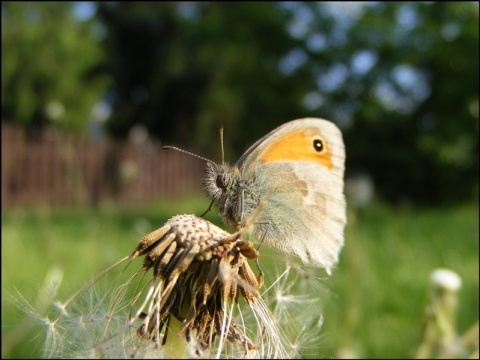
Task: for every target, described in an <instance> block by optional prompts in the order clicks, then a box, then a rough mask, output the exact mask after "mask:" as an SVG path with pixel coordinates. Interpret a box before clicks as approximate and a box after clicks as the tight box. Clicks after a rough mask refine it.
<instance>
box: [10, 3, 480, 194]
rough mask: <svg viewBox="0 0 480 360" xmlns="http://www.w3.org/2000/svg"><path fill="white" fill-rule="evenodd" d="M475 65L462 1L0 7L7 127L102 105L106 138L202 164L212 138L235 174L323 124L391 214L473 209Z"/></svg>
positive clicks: (59, 120)
mask: <svg viewBox="0 0 480 360" xmlns="http://www.w3.org/2000/svg"><path fill="white" fill-rule="evenodd" d="M79 5H82V6H83V8H85V7H87V8H88V7H89V8H90V11H91V16H85V15H82V16H79V14H81V13H79V12H78V9H79V8H80V6H79ZM478 64H479V46H478V4H477V3H473V2H417V3H411V2H393V3H386V2H373V3H372V2H365V3H346V4H343V3H330V2H268V3H267V2H261V3H252V2H240V3H233V4H230V3H228V4H227V3H222V2H198V3H197V2H97V3H76V2H72V3H45V2H40V3H18V2H2V117H3V118H4V119H7V120H10V121H14V122H19V123H23V124H30V125H39V126H43V125H47V124H52V123H53V124H54V125H65V126H63V127H68V128H76V129H78V128H82V126H83V128H86V125H87V124H88V121H89V120H90V119H91V117H92V116H91V110H92V106H93V104H94V103H95V102H96V101H104V102H105V103H106V104H107V105H108V106H110V107H111V111H107V114H110V116H109V119H108V122H107V124H106V125H107V129H108V131H109V133H110V134H111V135H113V136H115V137H119V138H122V137H126V136H127V135H128V134H129V131H130V130H131V129H132V127H133V126H134V125H139V124H140V125H142V126H144V127H146V129H147V130H148V132H149V134H150V136H152V137H156V138H158V139H160V140H161V141H163V142H165V143H168V144H177V145H181V146H184V147H186V146H188V147H189V148H192V147H197V149H198V151H199V152H200V153H202V154H203V155H206V156H211V157H212V158H219V156H218V154H219V147H220V145H219V141H218V135H217V134H218V129H219V127H220V126H221V125H224V126H225V152H226V159H227V160H230V161H234V160H235V159H237V158H238V157H239V156H240V155H241V153H242V152H243V151H244V150H245V149H246V146H248V145H249V144H250V143H252V142H253V141H255V140H256V139H258V138H260V137H261V136H263V135H264V134H266V133H267V132H268V131H270V130H271V129H273V128H274V127H276V126H277V125H280V124H281V123H284V122H286V121H288V120H292V119H295V118H300V117H307V116H316V117H323V118H327V119H330V120H332V121H334V122H335V123H337V124H338V125H339V126H340V127H341V128H342V130H343V132H344V137H345V142H346V147H347V167H346V169H347V176H350V175H353V174H356V173H360V172H363V173H367V174H369V175H370V176H371V177H372V179H373V181H374V183H375V185H376V189H377V192H378V194H379V195H380V196H381V197H382V198H384V199H387V200H389V201H394V202H403V201H409V202H413V203H416V204H440V203H451V202H458V201H462V200H465V199H472V197H473V198H475V199H478V171H479V163H478V156H477V154H478V150H479V149H478V129H479V127H478V108H479V102H478V77H479V76H478V75H479V74H478ZM212 153H215V155H212Z"/></svg>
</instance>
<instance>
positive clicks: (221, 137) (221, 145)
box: [220, 125, 225, 164]
mask: <svg viewBox="0 0 480 360" xmlns="http://www.w3.org/2000/svg"><path fill="white" fill-rule="evenodd" d="M220 147H221V148H222V164H225V151H224V148H223V125H222V126H220Z"/></svg>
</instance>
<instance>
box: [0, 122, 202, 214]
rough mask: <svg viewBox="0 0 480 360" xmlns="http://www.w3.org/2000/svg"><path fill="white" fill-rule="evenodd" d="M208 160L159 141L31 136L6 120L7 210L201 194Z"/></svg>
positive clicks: (4, 175) (44, 133) (55, 134)
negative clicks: (23, 207) (186, 153)
mask: <svg viewBox="0 0 480 360" xmlns="http://www.w3.org/2000/svg"><path fill="white" fill-rule="evenodd" d="M204 169H205V163H204V162H203V161H202V160H199V159H196V158H194V157H190V156H188V155H185V154H182V153H179V152H177V151H174V150H163V151H162V150H161V149H160V145H159V144H158V143H151V142H150V143H146V144H142V145H138V144H135V143H133V142H132V141H125V142H122V143H119V142H114V141H112V140H107V139H100V140H98V139H92V138H88V137H85V136H75V135H65V134H63V133H59V132H56V131H52V130H47V131H42V132H38V133H35V134H34V135H33V136H28V134H27V133H26V131H25V130H24V129H23V128H21V127H16V126H12V125H9V124H8V125H7V124H5V123H2V208H5V207H10V206H35V205H88V204H90V205H97V204H98V203H100V202H101V201H104V200H113V201H115V202H117V203H123V204H132V203H145V202H149V201H152V200H154V199H155V198H159V197H174V196H178V195H181V194H188V193H195V192H201V179H202V176H203V171H204Z"/></svg>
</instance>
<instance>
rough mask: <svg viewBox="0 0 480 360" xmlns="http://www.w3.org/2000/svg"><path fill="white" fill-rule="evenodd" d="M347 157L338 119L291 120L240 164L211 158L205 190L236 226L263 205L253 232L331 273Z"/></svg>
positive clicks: (339, 242) (341, 222)
mask: <svg viewBox="0 0 480 360" xmlns="http://www.w3.org/2000/svg"><path fill="white" fill-rule="evenodd" d="M344 162H345V149H344V145H343V140H342V136H341V132H340V130H339V129H338V128H337V127H336V126H335V125H334V124H333V123H331V122H329V121H327V120H323V119H315V118H305V119H299V120H293V121H290V122H287V123H285V124H283V125H281V126H280V127H278V128H277V129H275V130H273V131H271V132H270V133H269V134H267V135H265V136H264V137H262V138H261V139H260V140H258V141H257V142H255V143H254V144H253V145H252V146H251V147H250V148H249V149H248V150H247V151H246V152H245V153H244V154H243V155H242V156H241V157H240V159H239V160H238V161H237V162H236V164H235V165H233V166H232V165H228V164H213V163H208V164H207V169H206V173H205V178H204V189H205V192H206V194H207V196H209V197H210V198H211V199H212V200H213V202H214V203H215V204H216V206H217V207H218V209H219V211H220V215H221V216H222V217H223V218H224V220H225V221H226V223H227V224H228V225H229V226H230V227H231V228H233V229H238V228H239V227H240V228H241V227H242V226H244V225H245V223H246V221H248V220H250V216H252V214H254V212H255V211H257V210H258V214H257V213H255V219H254V226H253V233H254V235H255V236H256V237H258V238H259V239H261V240H262V241H263V242H264V243H266V244H268V245H271V246H273V247H276V248H279V249H280V250H282V251H284V252H286V253H289V254H293V255H296V256H298V257H300V258H301V259H302V260H303V261H304V262H305V263H307V264H314V265H318V266H321V267H324V268H325V269H326V270H327V272H330V271H331V268H332V267H333V265H334V264H335V263H336V262H337V261H338V254H339V251H340V249H341V248H342V246H343V229H344V226H345V223H346V205H345V197H344V194H343V174H344Z"/></svg>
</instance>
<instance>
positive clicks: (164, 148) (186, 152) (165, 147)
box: [162, 146, 215, 165]
mask: <svg viewBox="0 0 480 360" xmlns="http://www.w3.org/2000/svg"><path fill="white" fill-rule="evenodd" d="M170 149H171V150H176V151H180V152H182V153H184V154H187V155H191V156H193V157H196V158H198V159H201V160H204V161H206V162H208V163H210V164H213V165H215V162H214V161H212V160H210V159H207V158H204V157H203V156H200V155H197V154H194V153H192V152H190V151H187V150H183V149H180V148H177V147H175V146H162V150H170Z"/></svg>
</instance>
